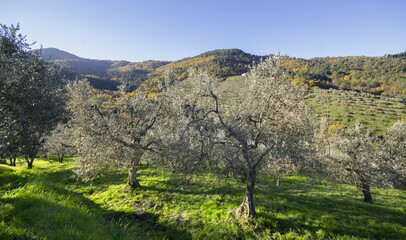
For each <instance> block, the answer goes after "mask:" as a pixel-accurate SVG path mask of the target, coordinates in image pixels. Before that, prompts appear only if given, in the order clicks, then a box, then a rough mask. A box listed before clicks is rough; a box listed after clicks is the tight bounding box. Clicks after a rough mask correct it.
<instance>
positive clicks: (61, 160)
mask: <svg viewBox="0 0 406 240" xmlns="http://www.w3.org/2000/svg"><path fill="white" fill-rule="evenodd" d="M63 157H64V154H59V153H58V162H60V163H62V162H63Z"/></svg>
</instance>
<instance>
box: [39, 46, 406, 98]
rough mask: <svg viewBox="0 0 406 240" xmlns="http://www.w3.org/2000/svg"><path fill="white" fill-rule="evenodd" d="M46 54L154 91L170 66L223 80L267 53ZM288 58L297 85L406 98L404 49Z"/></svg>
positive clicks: (72, 72)
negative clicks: (165, 57) (163, 56)
mask: <svg viewBox="0 0 406 240" xmlns="http://www.w3.org/2000/svg"><path fill="white" fill-rule="evenodd" d="M42 56H43V58H44V59H50V60H51V61H54V62H57V63H61V64H62V65H63V69H64V74H65V75H66V76H67V77H68V78H71V79H73V78H75V77H76V76H77V75H79V76H82V77H91V78H92V79H102V80H103V81H104V82H105V83H108V84H107V85H106V86H105V87H104V85H103V83H101V84H98V88H102V89H103V88H108V89H110V90H113V89H112V86H113V85H119V84H121V83H128V84H129V85H132V86H133V87H139V86H140V85H143V87H144V88H145V89H146V90H149V91H153V89H154V85H155V83H156V82H157V80H158V79H159V78H162V76H163V73H164V72H165V71H166V70H171V71H172V73H173V74H174V76H175V78H177V79H180V80H182V79H185V78H187V76H188V69H189V68H190V67H194V68H196V69H199V70H204V71H208V72H209V73H210V74H211V75H212V76H214V77H217V78H219V79H223V80H224V79H226V78H227V77H230V76H234V75H241V74H242V73H245V72H247V71H248V69H249V68H250V66H251V65H252V64H253V62H258V61H260V60H261V59H263V58H265V57H266V56H256V55H252V54H249V53H245V52H244V51H242V50H239V49H222V50H214V51H209V52H205V53H202V54H200V55H197V56H194V57H188V58H184V59H181V60H178V61H156V60H149V61H144V62H128V61H111V60H94V59H86V58H81V57H78V56H76V55H73V54H70V53H68V52H65V51H62V50H59V49H55V48H44V49H43V50H42ZM283 64H284V67H285V69H286V72H287V73H288V74H287V78H288V81H291V82H292V84H294V85H304V86H306V87H307V88H309V89H314V88H323V89H341V90H354V91H357V92H366V93H372V94H375V95H381V96H390V97H397V98H400V99H406V58H405V57H404V53H401V54H392V55H386V56H383V57H364V56H360V57H325V58H312V59H301V58H292V57H287V58H286V59H285V61H284V63H283ZM109 81H114V83H112V82H109ZM113 88H114V87H113Z"/></svg>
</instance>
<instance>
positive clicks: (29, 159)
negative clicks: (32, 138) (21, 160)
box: [25, 157, 34, 169]
mask: <svg viewBox="0 0 406 240" xmlns="http://www.w3.org/2000/svg"><path fill="white" fill-rule="evenodd" d="M25 160H26V161H27V164H28V169H32V166H33V163H34V157H25Z"/></svg>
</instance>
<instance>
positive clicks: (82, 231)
mask: <svg viewBox="0 0 406 240" xmlns="http://www.w3.org/2000/svg"><path fill="white" fill-rule="evenodd" d="M73 169H74V163H73V162H71V161H70V160H68V161H67V162H65V163H62V164H60V163H58V162H53V163H50V162H49V161H46V160H36V161H35V162H34V168H33V169H32V170H27V169H26V166H25V165H22V166H18V167H8V166H5V165H0V239H261V238H262V239H326V238H330V239H406V212H405V209H406V193H405V192H404V191H400V190H395V189H377V188H372V189H371V190H372V194H373V197H374V201H375V202H376V204H374V205H370V204H366V203H363V202H362V196H361V195H360V194H359V193H357V192H356V189H355V187H354V186H350V185H343V184H330V183H326V182H323V181H316V180H313V179H311V178H308V177H306V176H297V175H292V176H287V177H285V178H284V179H283V180H282V182H281V186H279V187H276V186H275V179H274V178H273V177H272V176H265V175H261V174H260V175H259V179H258V183H257V185H256V190H255V191H256V192H255V203H256V208H257V215H258V217H257V218H256V219H254V220H253V221H251V222H248V221H244V220H238V219H236V218H235V217H234V210H235V209H236V208H237V207H238V206H239V204H240V203H241V201H242V198H243V195H244V185H243V184H241V183H240V182H238V181H236V180H234V179H230V178H219V177H218V176H216V175H214V174H209V173H207V174H201V175H189V176H182V175H179V174H172V173H169V172H165V171H160V170H157V169H155V168H154V167H152V166H151V167H148V166H146V165H143V166H141V167H140V170H139V179H140V183H141V185H142V188H141V189H140V190H136V191H133V192H127V193H126V192H124V191H123V189H124V187H125V180H126V175H127V174H126V172H124V171H117V172H115V173H113V174H110V175H107V176H105V177H102V178H99V179H97V180H95V181H94V182H93V183H83V182H81V181H76V179H75V178H74V177H73V172H72V170H73ZM139 210H143V211H145V213H146V215H145V217H144V218H140V217H137V216H136V215H135V214H134V212H135V211H139Z"/></svg>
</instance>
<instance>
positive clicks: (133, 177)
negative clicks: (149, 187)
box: [125, 151, 144, 191]
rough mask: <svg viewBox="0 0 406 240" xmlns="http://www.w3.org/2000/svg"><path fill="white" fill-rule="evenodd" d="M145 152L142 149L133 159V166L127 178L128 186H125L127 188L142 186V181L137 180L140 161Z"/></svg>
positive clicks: (132, 188)
mask: <svg viewBox="0 0 406 240" xmlns="http://www.w3.org/2000/svg"><path fill="white" fill-rule="evenodd" d="M143 154H144V152H143V151H140V152H139V153H137V155H136V156H135V158H134V159H133V160H132V161H131V168H130V170H129V171H128V179H127V186H126V187H125V190H127V191H128V190H134V189H137V188H139V187H141V185H140V183H139V182H138V180H137V169H138V165H139V163H140V160H141V157H142V155H143Z"/></svg>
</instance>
